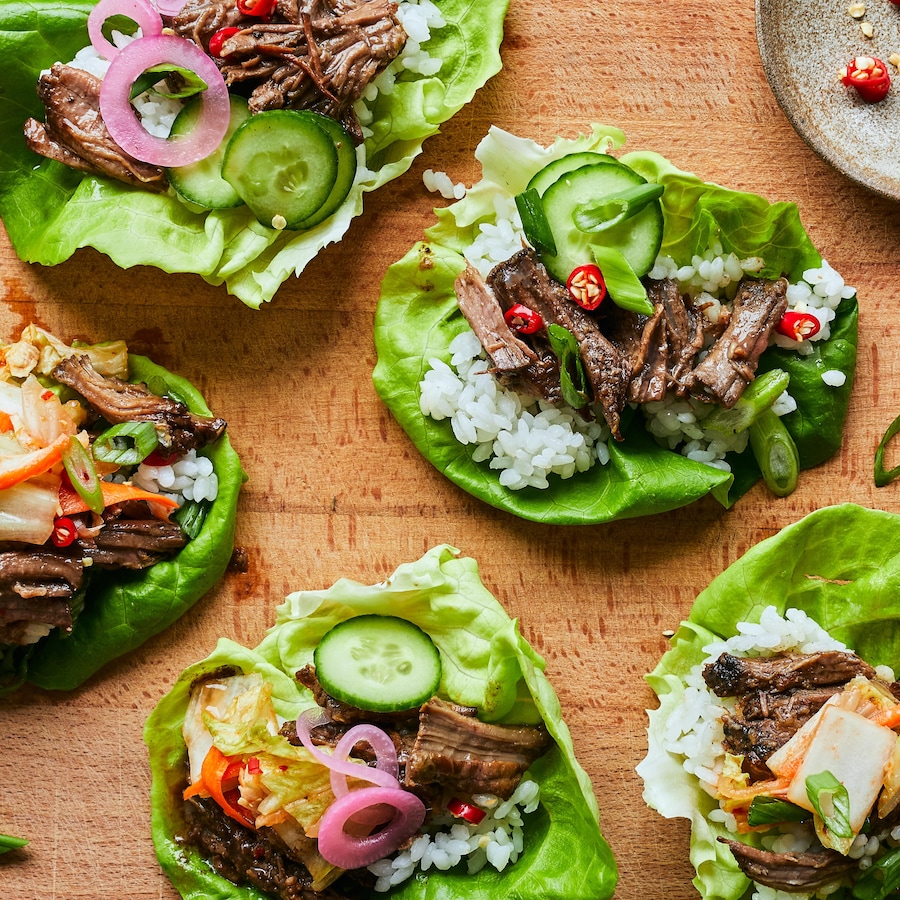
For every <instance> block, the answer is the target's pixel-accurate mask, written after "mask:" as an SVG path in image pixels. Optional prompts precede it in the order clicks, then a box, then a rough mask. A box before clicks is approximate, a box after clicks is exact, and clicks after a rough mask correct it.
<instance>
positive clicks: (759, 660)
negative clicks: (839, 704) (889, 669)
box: [703, 650, 875, 697]
mask: <svg viewBox="0 0 900 900" xmlns="http://www.w3.org/2000/svg"><path fill="white" fill-rule="evenodd" d="M857 675H863V676H865V677H866V678H874V677H875V670H874V669H873V668H872V667H871V666H870V665H869V664H868V663H867V662H865V661H864V660H862V659H860V658H859V657H858V656H857V655H856V654H855V653H849V652H846V651H843V650H824V651H821V652H819V653H778V654H776V655H775V656H758V657H741V656H732V655H731V654H730V653H723V654H722V655H721V656H720V657H719V658H718V659H717V660H715V662H712V663H709V664H708V665H706V666H705V667H704V669H703V679H704V680H705V681H706V684H707V686H708V687H709V689H710V690H711V691H713V693H715V695H716V696H717V697H737V696H739V695H741V694H746V693H748V692H750V691H759V690H762V691H789V690H792V689H793V688H814V687H821V686H823V685H843V684H846V683H847V682H848V681H850V679H851V678H854V677H855V676H857Z"/></svg>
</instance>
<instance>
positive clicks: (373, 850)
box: [318, 787, 425, 869]
mask: <svg viewBox="0 0 900 900" xmlns="http://www.w3.org/2000/svg"><path fill="white" fill-rule="evenodd" d="M375 806H390V807H392V808H393V809H394V816H393V818H392V819H391V821H390V822H389V823H388V824H387V825H386V826H385V827H384V828H383V829H381V831H378V832H376V833H375V834H370V835H366V836H363V837H358V836H355V835H351V834H347V832H346V831H345V830H344V826H345V825H347V824H348V823H350V822H351V820H354V819H355V818H356V817H360V814H361V813H363V812H364V811H365V810H367V809H370V808H371V807H375ZM356 820H357V821H358V818H356ZM424 821H425V804H424V803H423V802H422V801H421V800H420V799H419V798H418V797H417V796H416V795H415V794H410V793H408V792H407V791H403V790H399V789H396V788H394V789H392V788H381V787H370V788H361V789H360V790H358V791H351V792H350V793H349V794H347V795H346V796H345V797H341V798H340V799H339V800H335V802H334V803H332V804H331V806H329V807H328V809H327V810H326V811H325V815H323V816H322V819H321V821H320V822H319V835H318V849H319V853H321V854H322V856H323V857H324V858H325V859H326V860H327V861H328V862H330V863H331V864H332V865H333V866H337V867H338V868H341V869H360V868H362V867H363V866H368V865H371V864H372V863H373V862H375V861H376V860H379V859H381V858H382V857H384V856H387V854H389V853H393V852H394V851H395V850H396V849H397V848H398V847H399V846H400V845H401V844H402V843H403V841H405V840H406V839H407V838H409V837H412V835H414V834H415V833H416V832H417V831H418V830H419V828H420V827H421V826H422V823H423V822H424Z"/></svg>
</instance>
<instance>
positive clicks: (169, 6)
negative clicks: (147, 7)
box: [153, 0, 185, 16]
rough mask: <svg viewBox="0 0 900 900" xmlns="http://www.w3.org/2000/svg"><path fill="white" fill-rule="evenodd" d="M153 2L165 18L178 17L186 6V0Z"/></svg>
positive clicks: (154, 0) (158, 0)
mask: <svg viewBox="0 0 900 900" xmlns="http://www.w3.org/2000/svg"><path fill="white" fill-rule="evenodd" d="M153 2H154V5H155V6H156V8H157V9H158V10H159V11H160V13H162V15H164V16H177V15H178V13H180V12H181V7H182V6H184V4H185V0H153Z"/></svg>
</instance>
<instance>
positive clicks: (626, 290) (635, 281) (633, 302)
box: [591, 244, 653, 316]
mask: <svg viewBox="0 0 900 900" xmlns="http://www.w3.org/2000/svg"><path fill="white" fill-rule="evenodd" d="M591 253H592V254H593V255H594V260H595V261H596V263H597V265H598V266H599V267H600V271H601V272H602V273H603V281H604V282H605V283H606V290H607V292H608V293H609V296H610V297H612V301H613V303H615V304H616V306H621V307H622V309H630V310H631V311H632V312H636V313H642V314H643V315H645V316H652V315H653V304H652V303H651V302H650V301H649V300H648V299H647V289H646V288H645V287H644V285H643V284H641V279H640V278H638V277H637V275H635V274H634V269H632V268H631V266H630V265H629V264H628V260H627V259H625V257H624V256H622V254H621V253H620V252H619V251H618V250H616V248H615V247H604V246H601V245H599V244H591Z"/></svg>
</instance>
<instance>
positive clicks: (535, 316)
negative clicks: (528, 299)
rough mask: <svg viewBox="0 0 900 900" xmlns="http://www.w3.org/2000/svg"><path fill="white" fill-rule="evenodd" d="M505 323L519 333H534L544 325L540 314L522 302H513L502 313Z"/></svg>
mask: <svg viewBox="0 0 900 900" xmlns="http://www.w3.org/2000/svg"><path fill="white" fill-rule="evenodd" d="M503 318H504V319H505V320H506V324H507V325H509V327H510V328H511V329H512V330H513V331H518V332H519V334H534V333H535V332H536V331H540V329H541V328H543V327H544V320H543V319H542V318H541V314H540V313H537V312H535V311H534V310H533V309H529V307H527V306H525V305H524V304H523V303H514V304H513V305H512V306H511V307H510V308H509V309H508V310H507V311H506V312H505V313H504V314H503Z"/></svg>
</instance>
